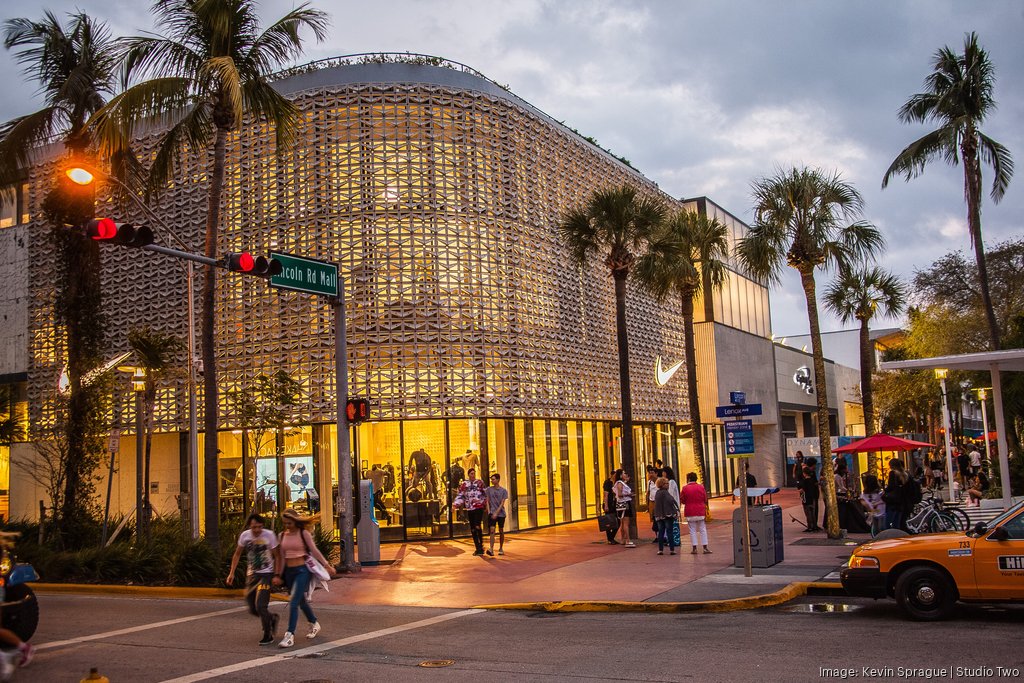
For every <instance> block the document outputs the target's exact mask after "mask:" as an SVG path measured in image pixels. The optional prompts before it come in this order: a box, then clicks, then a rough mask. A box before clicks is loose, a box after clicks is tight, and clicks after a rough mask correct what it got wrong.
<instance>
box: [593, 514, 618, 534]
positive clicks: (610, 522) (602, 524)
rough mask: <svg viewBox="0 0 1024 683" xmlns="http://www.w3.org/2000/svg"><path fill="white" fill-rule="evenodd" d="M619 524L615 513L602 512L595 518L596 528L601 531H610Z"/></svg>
mask: <svg viewBox="0 0 1024 683" xmlns="http://www.w3.org/2000/svg"><path fill="white" fill-rule="evenodd" d="M618 525H619V520H618V518H617V517H616V516H615V515H609V514H604V515H601V516H600V517H598V518H597V528H598V529H599V530H601V531H611V530H612V529H614V528H615V527H617V526H618Z"/></svg>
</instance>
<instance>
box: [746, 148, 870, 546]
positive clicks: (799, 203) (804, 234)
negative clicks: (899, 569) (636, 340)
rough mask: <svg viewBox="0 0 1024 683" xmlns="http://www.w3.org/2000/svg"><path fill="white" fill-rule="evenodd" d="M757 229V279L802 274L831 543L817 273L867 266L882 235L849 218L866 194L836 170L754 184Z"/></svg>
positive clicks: (750, 237)
mask: <svg viewBox="0 0 1024 683" xmlns="http://www.w3.org/2000/svg"><path fill="white" fill-rule="evenodd" d="M753 195H754V225H752V226H751V228H750V231H749V232H748V233H747V236H746V237H745V238H743V239H742V240H740V243H739V245H738V247H737V249H736V252H737V255H738V256H739V260H740V263H742V264H743V266H744V267H745V268H746V270H747V272H748V273H750V274H751V275H752V276H753V277H754V278H755V279H757V280H760V281H762V282H765V283H778V282H779V279H780V276H781V274H782V268H783V264H785V265H788V266H790V267H791V268H794V269H795V270H796V271H797V272H798V273H799V274H800V282H801V285H802V286H803V290H804V298H805V299H806V302H807V320H808V323H809V324H810V328H811V349H812V352H813V353H812V355H813V359H814V392H815V394H816V396H817V401H818V441H819V445H820V450H821V461H822V462H821V466H822V479H823V480H824V481H825V484H826V490H825V495H826V502H827V503H828V506H827V507H828V519H827V521H826V531H827V532H828V535H829V538H838V537H839V516H838V514H837V510H836V488H835V481H833V478H832V477H831V476H829V475H830V474H831V463H832V448H831V442H830V437H831V435H830V434H829V419H828V390H827V387H826V381H825V356H824V354H823V353H822V350H821V326H820V325H819V322H818V301H817V294H816V283H815V280H814V271H815V270H816V269H817V268H829V267H834V266H841V265H844V264H848V263H853V262H857V261H863V260H865V259H866V258H868V257H870V256H872V255H873V254H875V253H877V252H878V251H879V250H880V249H881V247H882V245H883V239H882V235H881V233H879V232H878V230H877V229H876V228H875V227H874V226H873V225H870V224H869V223H866V222H863V221H854V222H852V223H848V222H847V221H849V220H852V219H854V218H855V217H857V216H859V215H860V213H861V210H862V207H863V204H864V201H863V199H862V198H861V196H860V193H859V192H857V190H856V189H854V187H853V186H852V185H850V184H849V183H847V182H845V181H844V180H843V179H842V178H841V177H840V176H839V174H838V173H835V174H831V175H830V174H827V173H825V172H824V171H822V170H819V169H808V168H793V169H790V170H787V171H781V170H780V171H779V172H777V173H776V175H774V176H773V177H770V178H762V179H760V180H758V181H756V182H755V183H754V185H753Z"/></svg>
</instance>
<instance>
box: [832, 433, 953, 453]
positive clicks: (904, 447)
mask: <svg viewBox="0 0 1024 683" xmlns="http://www.w3.org/2000/svg"><path fill="white" fill-rule="evenodd" d="M934 445H935V444H930V443H925V442H924V441H911V440H910V439H901V438H900V437H898V436H892V435H890V434H875V435H873V436H869V437H867V438H866V439H861V440H860V441H854V442H853V443H851V444H847V445H845V446H840V447H839V448H833V449H832V452H833V453H868V452H871V451H912V450H914V449H915V448H932V447H934Z"/></svg>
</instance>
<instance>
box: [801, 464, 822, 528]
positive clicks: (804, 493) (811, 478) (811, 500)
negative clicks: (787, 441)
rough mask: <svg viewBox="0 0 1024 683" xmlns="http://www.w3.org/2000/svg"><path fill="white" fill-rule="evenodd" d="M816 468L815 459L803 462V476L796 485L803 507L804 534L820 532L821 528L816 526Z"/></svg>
mask: <svg viewBox="0 0 1024 683" xmlns="http://www.w3.org/2000/svg"><path fill="white" fill-rule="evenodd" d="M817 467H818V460H817V459H816V458H807V459H806V460H805V461H804V476H803V478H802V479H801V480H800V482H799V483H798V488H799V489H800V502H801V503H802V504H803V506H804V517H806V518H807V528H806V529H804V532H805V533H806V532H813V531H821V527H819V526H818V500H820V498H821V492H820V491H819V490H818V475H817Z"/></svg>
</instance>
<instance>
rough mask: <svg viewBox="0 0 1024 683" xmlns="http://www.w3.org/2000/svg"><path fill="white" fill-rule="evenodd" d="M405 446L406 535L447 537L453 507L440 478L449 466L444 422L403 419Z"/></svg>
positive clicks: (409, 536)
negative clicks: (450, 512)
mask: <svg viewBox="0 0 1024 683" xmlns="http://www.w3.org/2000/svg"><path fill="white" fill-rule="evenodd" d="M402 448H403V451H404V453H403V457H404V458H405V459H406V462H405V468H404V477H405V532H406V537H407V538H413V537H420V538H422V537H427V538H447V537H448V534H449V529H448V524H449V511H450V509H451V506H450V505H449V503H448V496H447V494H446V492H445V491H444V482H443V480H442V478H441V473H442V472H445V471H447V470H448V468H449V465H448V462H447V457H446V453H447V451H448V449H447V447H446V443H445V421H444V420H407V421H405V422H403V423H402Z"/></svg>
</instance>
